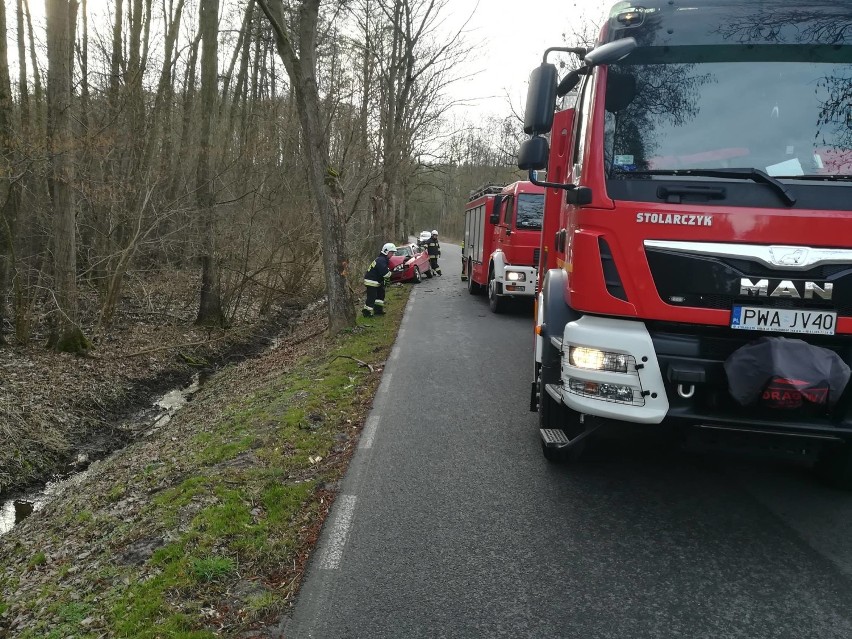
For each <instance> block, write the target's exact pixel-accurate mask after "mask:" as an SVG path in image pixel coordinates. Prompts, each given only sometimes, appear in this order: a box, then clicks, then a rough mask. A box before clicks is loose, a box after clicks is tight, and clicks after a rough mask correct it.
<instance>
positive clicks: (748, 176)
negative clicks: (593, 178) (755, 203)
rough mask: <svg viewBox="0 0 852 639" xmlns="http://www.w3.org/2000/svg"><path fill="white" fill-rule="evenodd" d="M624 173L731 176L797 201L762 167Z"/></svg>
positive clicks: (632, 172)
mask: <svg viewBox="0 0 852 639" xmlns="http://www.w3.org/2000/svg"><path fill="white" fill-rule="evenodd" d="M618 174H619V175H620V176H622V175H625V176H626V175H674V176H684V177H691V176H696V177H718V178H731V179H734V180H752V181H753V182H759V183H761V184H767V185H769V186H770V187H772V189H773V190H774V191H775V192H776V193H778V195H780V196H781V199H782V200H784V202H785V203H786V204H787V206H793V205H794V204H795V203H796V197H795V196H794V195H793V194H792V193H790V191H788V190H787V187H786V186H784V184H782V183H781V182H779V181H778V180H777V179H775V178H774V177H772V176H771V175H769V174H768V173H766V172H764V171H761V170H760V169H754V168H746V169H739V168H737V169H653V170H647V171H619V172H618Z"/></svg>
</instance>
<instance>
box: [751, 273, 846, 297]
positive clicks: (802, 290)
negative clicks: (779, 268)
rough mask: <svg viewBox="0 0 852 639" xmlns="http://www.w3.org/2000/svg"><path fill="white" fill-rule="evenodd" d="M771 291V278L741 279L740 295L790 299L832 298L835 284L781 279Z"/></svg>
mask: <svg viewBox="0 0 852 639" xmlns="http://www.w3.org/2000/svg"><path fill="white" fill-rule="evenodd" d="M771 289H772V292H770V285H769V280H758V281H757V282H752V281H751V280H750V279H749V278H747V277H743V278H742V279H740V295H748V296H749V297H785V298H789V299H797V300H798V299H806V300H810V299H814V296H816V297H818V298H820V299H822V300H830V299H831V295H832V293H833V292H834V284H832V283H830V282H823V284H822V286H820V285H819V284H817V283H816V282H807V281H804V282H801V281H800V282H793V281H791V280H781V281H780V282H779V283H778V284H777V285H775V284H773V285H772V287H771Z"/></svg>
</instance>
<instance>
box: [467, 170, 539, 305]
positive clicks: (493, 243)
mask: <svg viewBox="0 0 852 639" xmlns="http://www.w3.org/2000/svg"><path fill="white" fill-rule="evenodd" d="M543 212H544V189H543V188H542V187H540V186H536V185H535V184H532V183H531V182H514V183H513V184H509V185H507V186H503V185H495V184H489V185H486V186H484V187H482V188H480V189H477V190H476V191H473V192H472V193H471V194H470V198H469V201H468V204H467V207H466V208H465V212H464V253H463V255H462V259H463V260H464V261H465V272H466V274H467V277H468V279H467V289H468V291H469V292H470V293H471V294H472V295H475V294H477V293H479V292H481V291H486V292H487V293H488V303H489V305H490V307H491V310H492V311H493V312H495V313H500V312H501V311H502V310H503V309H504V307H505V306H506V304H507V302H508V301H509V300H511V299H524V298H525V299H530V300H531V299H533V298H534V296H535V290H536V284H537V280H538V261H539V245H540V243H541V220H542V215H543Z"/></svg>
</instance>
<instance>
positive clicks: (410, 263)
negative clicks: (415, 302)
mask: <svg viewBox="0 0 852 639" xmlns="http://www.w3.org/2000/svg"><path fill="white" fill-rule="evenodd" d="M400 264H402V265H404V266H403V267H402V268H401V269H399V270H394V269H395V268H396V267H397V266H399V265H400ZM390 268H391V282H409V281H411V282H415V283H417V282H419V281H421V280H422V279H423V276H424V275H425V276H426V277H432V267H431V266H429V254H428V253H427V252H426V251H425V250H423V249H422V248H421V247H419V246H417V245H416V244H402V245H400V246H399V247H398V248H397V249H396V253H394V254H393V255H391V257H390Z"/></svg>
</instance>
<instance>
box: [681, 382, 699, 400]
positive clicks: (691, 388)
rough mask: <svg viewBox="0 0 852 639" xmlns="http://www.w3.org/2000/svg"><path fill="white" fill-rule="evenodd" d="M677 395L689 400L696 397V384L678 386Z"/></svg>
mask: <svg viewBox="0 0 852 639" xmlns="http://www.w3.org/2000/svg"><path fill="white" fill-rule="evenodd" d="M677 394H678V395H680V396H681V397H683V398H684V399H689V398H690V397H692V396H693V395H695V384H678V385H677Z"/></svg>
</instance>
